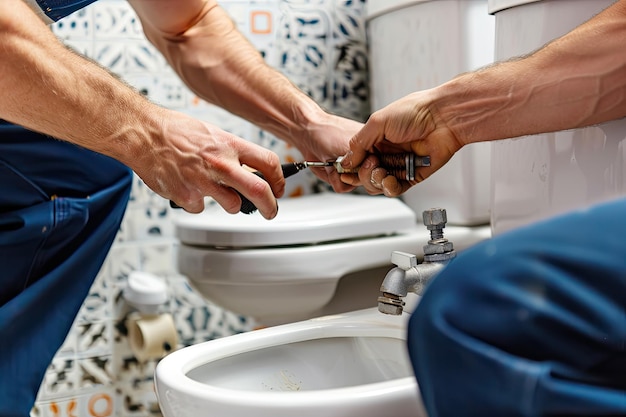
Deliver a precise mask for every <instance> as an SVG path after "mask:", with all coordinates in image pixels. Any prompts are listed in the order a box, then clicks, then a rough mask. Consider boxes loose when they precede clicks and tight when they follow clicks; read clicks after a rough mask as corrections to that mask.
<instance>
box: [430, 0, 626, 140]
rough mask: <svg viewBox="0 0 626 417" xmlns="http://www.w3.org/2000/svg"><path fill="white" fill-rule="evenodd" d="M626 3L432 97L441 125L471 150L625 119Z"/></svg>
mask: <svg viewBox="0 0 626 417" xmlns="http://www.w3.org/2000/svg"><path fill="white" fill-rule="evenodd" d="M624 45H626V2H624V1H621V2H619V3H617V4H615V5H613V6H612V7H611V8H609V9H607V10H605V11H604V12H603V13H601V14H599V15H598V16H596V17H595V18H593V19H592V20H591V21H589V22H587V23H585V24H583V25H581V26H580V27H578V28H577V29H575V30H574V31H572V32H570V33H569V34H568V35H565V36H564V37H562V38H560V39H557V40H555V41H553V42H552V43H550V44H549V45H547V46H546V47H544V48H542V49H541V50H539V51H538V52H536V53H534V54H533V55H531V56H529V57H528V58H526V59H521V60H512V61H508V62H504V63H501V64H496V65H494V66H491V67H488V68H485V69H483V70H480V71H477V72H475V73H469V74H464V75H461V76H459V77H458V78H456V79H454V80H452V81H450V82H449V83H446V84H444V85H443V86H441V87H439V88H437V89H435V90H433V91H432V94H434V95H435V97H436V98H435V99H434V100H435V103H437V109H438V111H439V112H440V114H441V116H442V119H443V120H445V121H446V123H447V125H448V127H449V128H450V129H451V130H452V131H453V132H454V133H455V136H457V137H458V138H459V139H460V140H461V142H463V143H471V142H476V141H483V140H493V139H502V138H510V137H517V136H522V135H527V134H536V133H541V132H549V131H558V130H564V129H571V128H577V127H583V126H589V125H593V124H597V123H601V122H605V121H608V120H613V119H617V118H621V117H624V116H626V55H625V52H624Z"/></svg>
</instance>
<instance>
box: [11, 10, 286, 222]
mask: <svg viewBox="0 0 626 417" xmlns="http://www.w3.org/2000/svg"><path fill="white" fill-rule="evenodd" d="M0 91H2V94H0V118H3V119H6V120H8V121H11V122H14V123H17V124H20V125H22V126H25V127H27V128H29V129H32V130H36V131H39V132H42V133H45V134H48V135H51V136H54V137H57V138H59V139H63V140H66V141H69V142H72V143H75V144H77V145H80V146H83V147H85V148H88V149H91V150H93V151H96V152H100V153H103V154H105V155H108V156H111V157H113V158H116V159H118V160H119V161H121V162H122V163H125V164H126V165H128V166H129V167H131V168H132V169H133V170H135V172H137V174H138V175H139V176H140V177H141V178H142V179H143V180H144V181H145V182H146V184H147V185H148V186H149V187H150V188H152V189H153V190H154V191H156V192H158V193H159V194H161V195H162V196H163V197H165V198H170V199H173V200H174V201H176V202H177V203H179V204H180V205H182V206H183V207H185V208H186V209H188V210H189V211H193V212H197V211H200V210H202V207H203V197H204V196H207V195H210V196H213V197H214V198H215V199H216V200H217V201H218V202H219V203H220V204H221V205H222V206H223V207H224V208H225V209H226V210H227V211H229V212H232V213H235V212H237V211H238V210H239V206H240V198H239V196H238V195H237V194H236V193H235V192H234V191H233V190H232V188H230V187H234V188H236V189H238V190H239V191H240V192H241V193H242V194H244V195H245V196H246V197H248V198H249V199H250V200H252V201H253V202H255V205H256V206H257V207H258V208H259V211H260V212H261V213H262V214H263V215H264V216H265V217H268V218H271V217H274V216H275V214H276V211H277V207H276V201H275V198H274V196H280V195H281V194H282V192H283V189H284V178H282V173H281V171H280V166H279V164H278V158H277V156H276V155H275V154H273V153H272V152H270V151H268V150H265V149H263V148H262V147H259V146H256V145H253V144H251V143H249V142H247V141H244V140H243V139H239V138H236V137H235V136H233V135H230V134H228V133H226V132H224V131H222V130H220V129H218V128H216V127H215V126H210V125H208V124H206V123H203V122H200V121H197V120H195V119H193V118H190V117H188V116H186V115H183V114H181V113H177V112H173V111H169V110H166V109H163V108H161V107H158V106H156V105H154V104H152V103H150V102H149V101H147V100H145V99H144V98H143V97H142V96H141V95H140V94H138V93H136V92H135V91H134V90H133V89H132V88H130V87H128V86H126V85H125V84H124V83H122V82H120V81H119V80H118V79H116V78H115V77H114V76H112V75H111V74H109V73H108V72H107V71H106V70H104V69H103V68H101V67H99V66H98V65H96V64H94V63H92V62H90V61H88V60H87V59H85V58H83V57H81V56H79V55H77V54H74V53H73V52H71V51H69V50H68V49H66V48H65V47H64V46H63V45H62V44H61V43H60V42H59V41H58V40H57V39H56V37H55V36H54V35H53V34H52V32H51V31H50V30H49V28H48V27H47V26H46V25H45V24H43V23H42V22H41V21H40V20H39V18H38V17H36V15H35V14H34V13H33V12H32V11H31V10H30V9H29V8H28V7H27V6H26V5H25V4H24V3H23V2H22V1H21V0H2V1H0ZM241 164H247V165H250V166H252V167H255V168H257V169H259V170H261V171H262V172H263V174H264V175H265V178H266V179H267V181H268V182H269V183H270V184H271V186H272V189H270V185H268V183H266V182H265V181H263V180H261V179H259V178H258V177H257V176H255V175H253V174H251V173H249V172H247V171H246V170H245V169H243V168H242V167H241Z"/></svg>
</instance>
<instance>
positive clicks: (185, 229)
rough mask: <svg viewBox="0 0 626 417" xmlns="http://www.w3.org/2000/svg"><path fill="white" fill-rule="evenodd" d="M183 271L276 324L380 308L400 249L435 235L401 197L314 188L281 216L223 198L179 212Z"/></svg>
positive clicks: (208, 292)
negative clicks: (237, 207)
mask: <svg viewBox="0 0 626 417" xmlns="http://www.w3.org/2000/svg"><path fill="white" fill-rule="evenodd" d="M175 224H176V234H177V236H178V238H179V239H180V247H179V249H178V269H179V271H180V272H181V273H182V274H184V275H185V276H186V277H187V278H188V279H189V282H190V283H191V284H192V285H193V286H194V287H195V288H196V289H197V290H198V291H199V292H200V293H201V294H203V295H204V296H205V297H206V298H207V299H208V300H210V301H212V302H214V303H216V304H218V305H220V306H222V307H224V308H226V309H228V310H230V311H233V312H236V313H238V314H241V315H245V316H249V317H254V318H255V319H256V320H257V321H258V322H259V323H260V324H261V325H264V326H269V325H276V324H282V323H287V322H294V321H296V320H302V319H307V318H312V317H317V316H321V315H326V314H334V313H339V312H347V311H352V310H356V309H361V308H366V307H373V306H376V298H377V296H378V291H379V288H380V284H381V282H382V279H383V278H384V276H385V273H386V272H387V270H388V269H389V268H390V267H391V266H392V265H391V261H390V255H391V252H392V251H394V250H400V251H405V252H411V253H417V252H419V251H421V246H422V245H423V244H424V243H425V242H426V240H427V239H428V233H427V230H425V229H424V228H423V227H418V224H417V223H416V216H415V214H414V212H413V211H412V210H411V209H410V208H408V207H407V206H406V205H405V204H403V203H402V202H401V201H399V200H397V199H389V198H385V197H373V196H363V195H351V194H334V193H325V194H314V195H307V196H303V197H299V198H290V199H284V200H281V201H280V202H279V215H278V216H277V217H276V218H275V219H273V220H271V221H268V220H265V219H264V218H263V217H262V216H261V215H260V214H259V213H254V214H252V215H248V216H246V215H243V214H238V215H235V216H233V215H231V214H228V213H226V212H225V211H224V210H223V209H222V208H221V207H219V206H217V205H213V206H211V207H209V208H208V209H207V210H205V211H204V213H202V214H200V215H192V214H187V213H180V215H179V216H177V217H176V219H175Z"/></svg>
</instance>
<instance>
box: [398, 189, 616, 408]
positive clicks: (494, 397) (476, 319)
mask: <svg viewBox="0 0 626 417" xmlns="http://www.w3.org/2000/svg"><path fill="white" fill-rule="evenodd" d="M408 344H409V351H410V355H411V360H412V362H413V367H414V370H415V374H416V377H417V380H418V383H419V385H420V390H421V393H422V397H423V400H424V403H425V405H426V408H427V410H428V412H429V416H430V417H463V416H480V417H486V416H488V417H499V416H502V417H516V416H525V417H530V416H533V417H535V416H586V417H589V416H626V199H621V200H617V201H613V202H609V203H604V204H601V205H598V206H595V207H593V208H591V209H588V210H580V211H576V212H572V213H570V214H567V215H563V216H559V217H556V218H554V219H550V220H547V221H544V222H541V223H537V224H534V225H531V226H528V227H524V228H520V229H518V230H514V231H511V232H509V233H506V234H503V235H500V236H497V237H495V238H493V239H491V240H489V241H487V242H483V243H482V244H479V245H477V246H475V247H473V248H471V249H469V250H467V251H465V252H464V253H461V254H460V255H459V256H458V257H457V258H456V259H455V260H454V261H452V262H451V263H450V264H449V265H448V267H446V269H444V270H443V271H442V272H441V273H440V274H439V275H438V276H437V277H436V278H435V279H434V280H433V282H432V283H431V285H430V286H429V287H428V289H427V290H426V292H425V294H424V296H423V298H422V300H421V302H420V304H419V306H418V308H417V309H416V311H415V313H414V314H413V316H412V317H411V320H410V322H409V334H408Z"/></svg>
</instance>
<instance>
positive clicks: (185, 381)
mask: <svg viewBox="0 0 626 417" xmlns="http://www.w3.org/2000/svg"><path fill="white" fill-rule="evenodd" d="M408 317H409V315H408V314H404V315H401V316H388V315H383V314H381V313H379V312H378V310H376V309H365V310H360V311H354V312H349V313H345V314H339V315H333V316H326V317H323V318H317V319H310V320H305V321H301V322H296V323H290V324H284V325H280V326H275V327H269V328H265V329H261V330H255V331H251V332H247V333H242V334H238V335H234V336H229V337H225V338H222V339H217V340H212V341H209V342H204V343H200V344H197V345H194V346H190V347H187V348H184V349H181V350H179V351H176V352H173V353H171V354H169V355H168V356H166V357H165V358H164V359H162V360H161V361H160V362H159V364H158V366H157V368H156V372H155V386H156V392H157V397H158V399H159V403H160V405H161V412H162V414H163V416H164V417H182V416H198V415H211V416H213V417H249V416H252V415H254V416H256V417H293V416H298V417H319V416H325V417H340V416H341V417H380V416H394V417H426V414H425V412H424V409H423V406H422V402H421V399H420V396H419V390H418V387H417V382H416V380H415V377H414V375H413V371H412V367H411V363H410V361H409V358H408V353H407V348H406V342H405V339H406V321H407V319H408Z"/></svg>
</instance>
